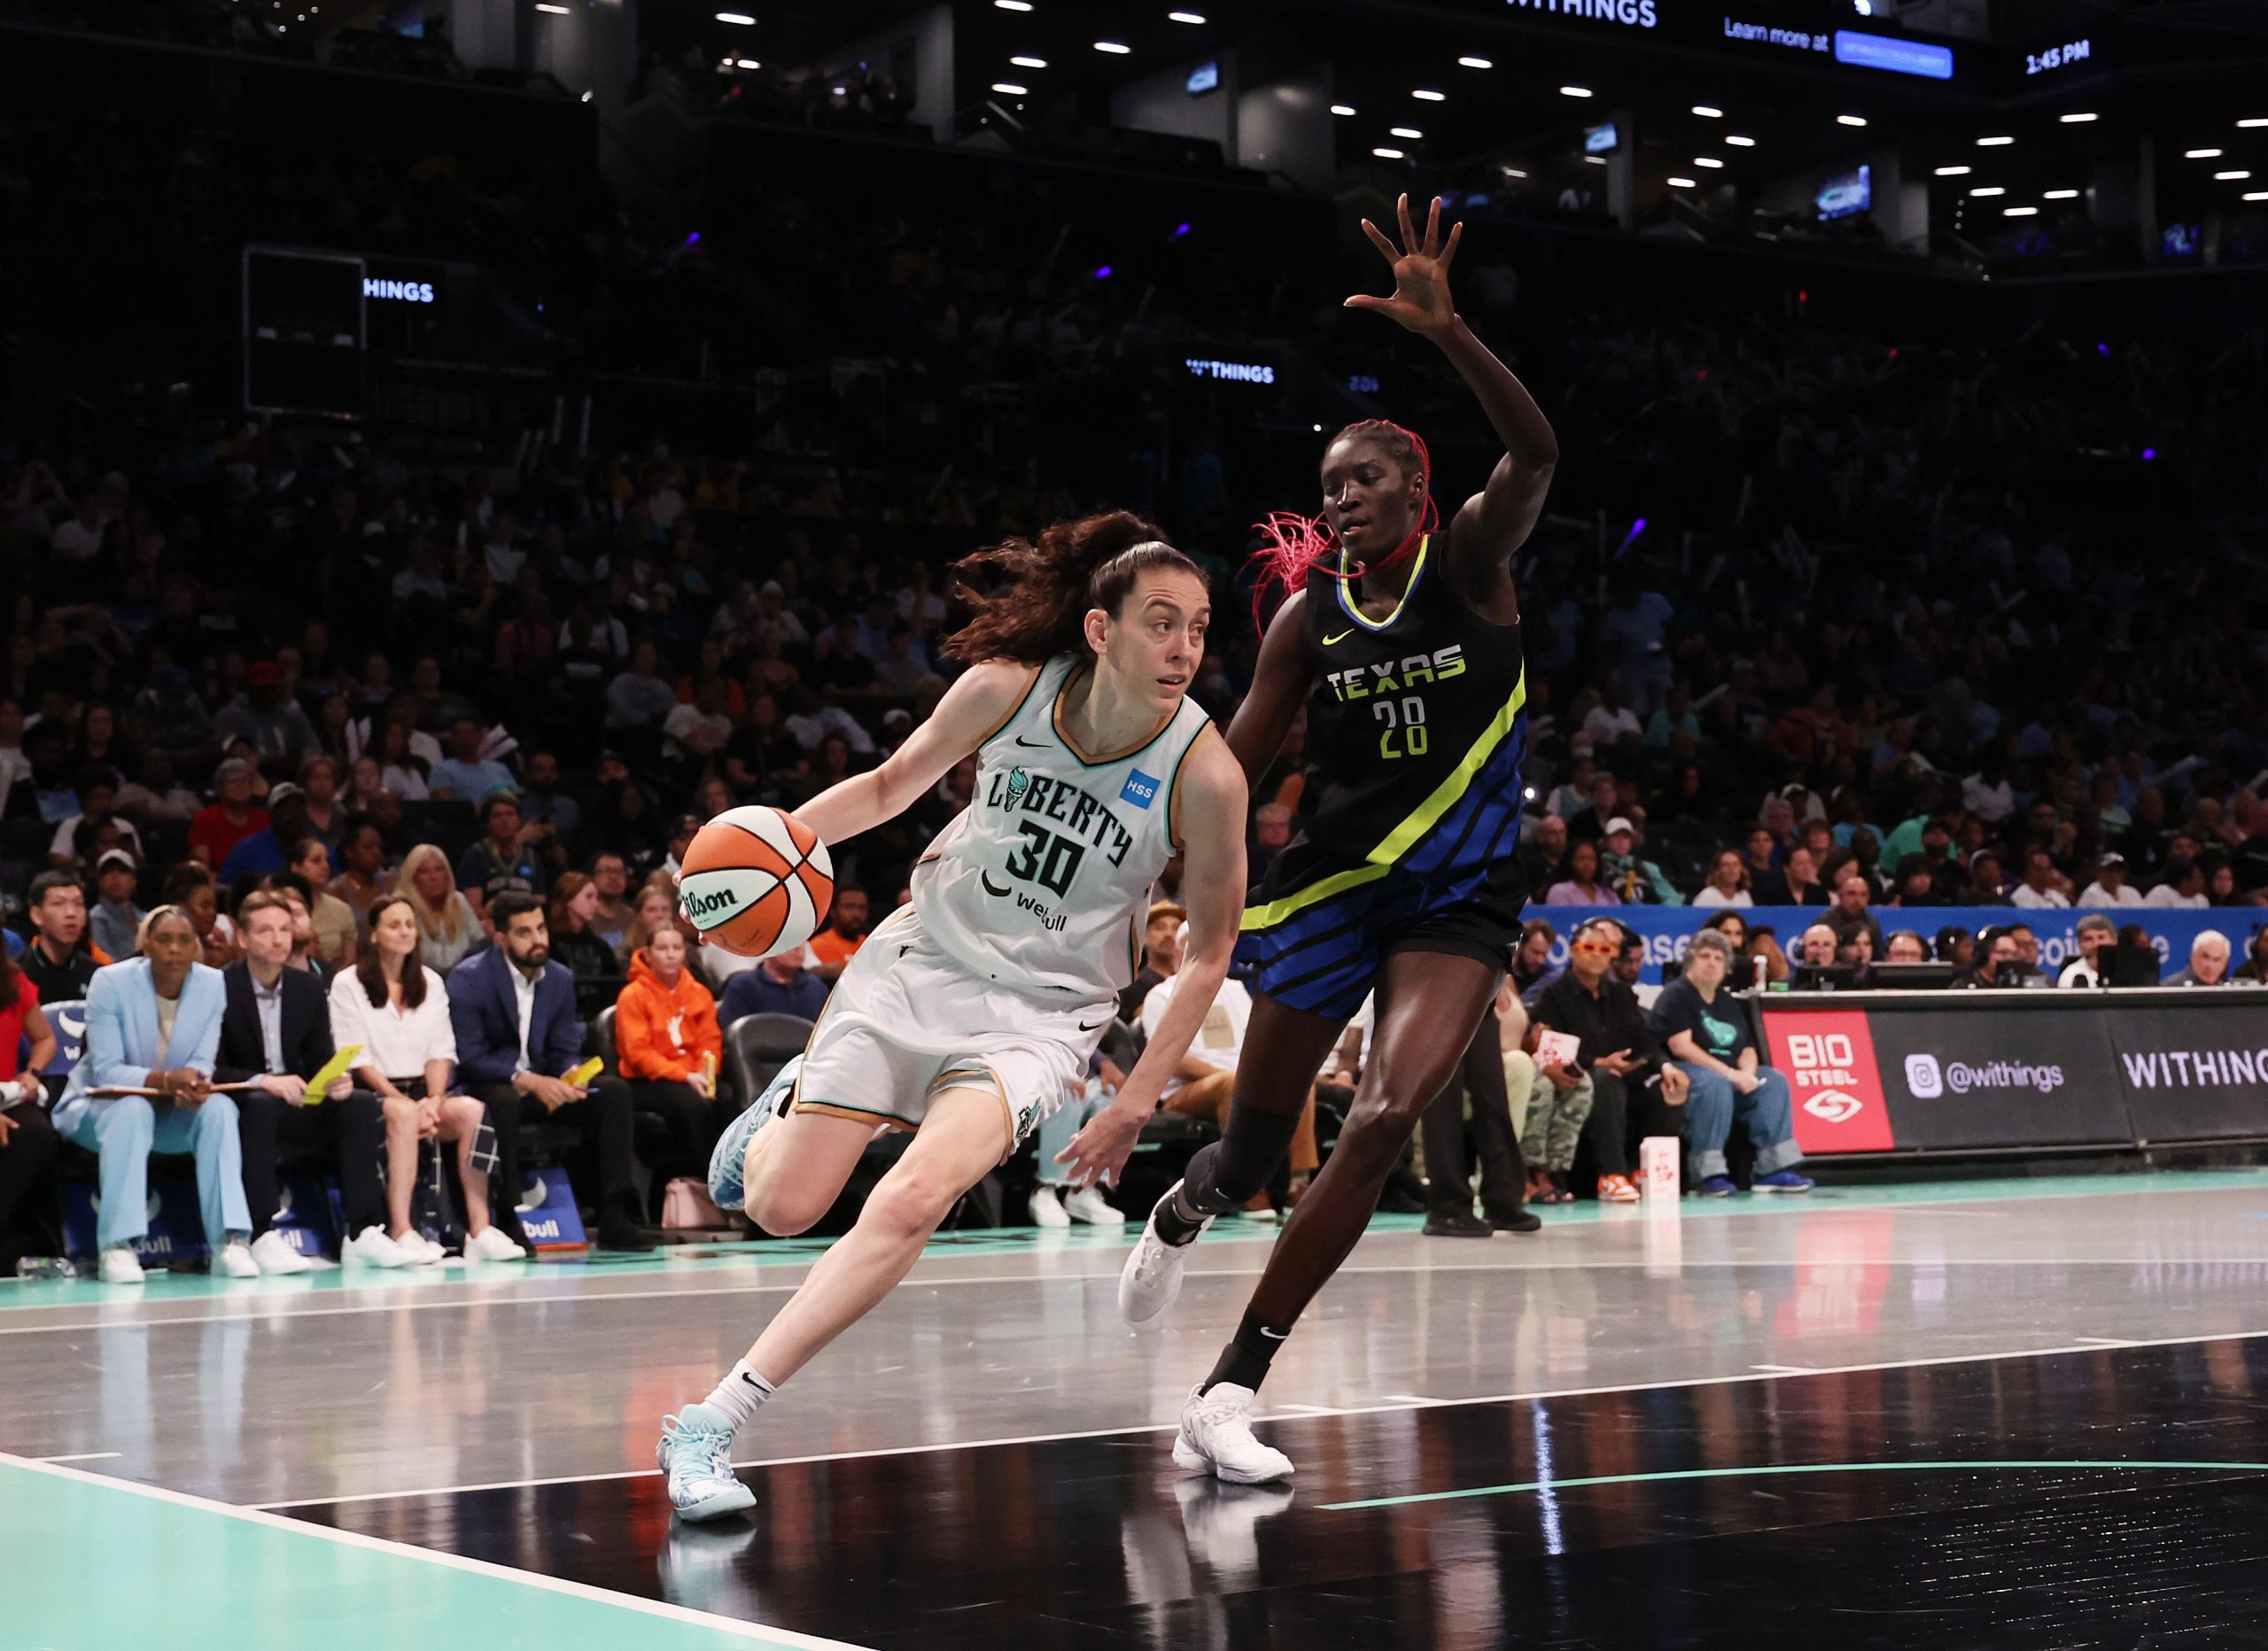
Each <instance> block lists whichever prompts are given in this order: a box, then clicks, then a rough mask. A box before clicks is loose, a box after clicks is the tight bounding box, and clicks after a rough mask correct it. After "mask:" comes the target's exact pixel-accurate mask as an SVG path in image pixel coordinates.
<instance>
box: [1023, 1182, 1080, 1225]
mask: <svg viewBox="0 0 2268 1651" xmlns="http://www.w3.org/2000/svg"><path fill="white" fill-rule="evenodd" d="M1063 1203H1064V1199H1063V1195H1062V1192H1061V1190H1060V1189H1059V1188H1055V1187H1047V1186H1040V1187H1034V1188H1033V1189H1032V1190H1031V1204H1030V1205H1029V1208H1030V1210H1031V1224H1032V1225H1033V1226H1035V1227H1068V1226H1069V1225H1070V1224H1071V1217H1070V1216H1069V1215H1068V1213H1066V1212H1065V1210H1064V1208H1063Z"/></svg>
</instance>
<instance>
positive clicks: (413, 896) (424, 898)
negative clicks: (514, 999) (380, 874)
mask: <svg viewBox="0 0 2268 1651" xmlns="http://www.w3.org/2000/svg"><path fill="white" fill-rule="evenodd" d="M393 886H394V887H395V888H398V889H400V891H401V893H402V894H403V895H406V896H407V897H408V901H409V906H410V910H411V911H412V912H413V913H415V914H416V919H417V937H418V955H419V957H421V959H422V960H423V963H424V965H425V966H426V967H427V968H429V969H431V970H434V971H436V972H437V973H441V974H447V973H448V972H449V971H450V970H452V969H454V968H455V967H456V966H457V965H458V964H459V963H460V962H462V960H463V958H464V956H465V954H466V953H467V952H469V951H470V950H472V949H473V948H474V947H475V946H478V945H479V944H480V942H481V939H482V936H481V933H480V919H478V917H476V916H474V915H473V910H472V903H471V902H470V901H469V900H467V899H466V898H465V897H464V895H462V894H461V893H459V892H458V889H457V874H456V872H454V871H453V870H452V869H451V868H450V865H449V857H448V856H447V855H446V854H444V853H443V852H442V851H441V850H440V849H437V848H435V847H434V846H433V845H432V844H431V843H430V842H421V843H419V844H418V845H417V846H416V848H415V849H411V850H410V851H409V852H408V854H405V855H403V856H402V857H401V872H400V875H399V876H398V877H396V878H395V879H394V885H393Z"/></svg>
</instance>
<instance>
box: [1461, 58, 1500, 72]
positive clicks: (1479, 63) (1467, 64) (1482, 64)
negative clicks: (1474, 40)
mask: <svg viewBox="0 0 2268 1651" xmlns="http://www.w3.org/2000/svg"><path fill="white" fill-rule="evenodd" d="M1456 66H1457V67H1459V68H1460V69H1493V68H1495V62H1494V61H1492V60H1491V59H1489V58H1458V59H1457V60H1456Z"/></svg>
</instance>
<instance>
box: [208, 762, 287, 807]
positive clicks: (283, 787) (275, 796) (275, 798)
mask: <svg viewBox="0 0 2268 1651" xmlns="http://www.w3.org/2000/svg"><path fill="white" fill-rule="evenodd" d="M224 766H225V765H224ZM301 795H304V793H303V792H301V791H300V789H299V787H297V786H295V785H293V784H292V783H291V781H290V780H288V779H283V780H278V781H277V782H276V784H274V785H272V786H270V787H268V807H269V808H271V809H272V808H274V807H275V806H276V804H277V803H279V802H283V799H284V798H286V797H296V796H301Z"/></svg>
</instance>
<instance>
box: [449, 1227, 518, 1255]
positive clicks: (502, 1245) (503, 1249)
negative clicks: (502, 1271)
mask: <svg viewBox="0 0 2268 1651" xmlns="http://www.w3.org/2000/svg"><path fill="white" fill-rule="evenodd" d="M464 1259H465V1260H468V1261H524V1260H527V1259H528V1252H526V1251H524V1250H523V1249H521V1248H520V1246H519V1245H517V1244H514V1243H513V1242H512V1241H511V1240H510V1239H509V1238H507V1237H506V1236H504V1229H502V1228H501V1227H484V1228H482V1229H480V1230H479V1231H478V1232H477V1233H475V1234H474V1235H473V1236H471V1237H470V1238H468V1239H466V1240H465V1241H464Z"/></svg>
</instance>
